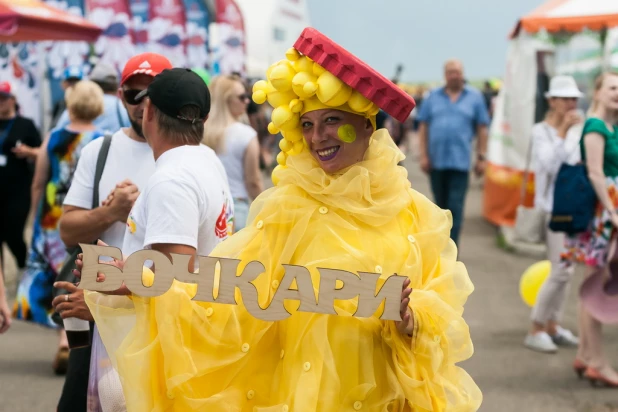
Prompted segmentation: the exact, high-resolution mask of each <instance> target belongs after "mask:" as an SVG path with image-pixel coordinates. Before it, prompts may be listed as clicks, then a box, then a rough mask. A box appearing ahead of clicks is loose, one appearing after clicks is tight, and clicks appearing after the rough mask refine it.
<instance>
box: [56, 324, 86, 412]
mask: <svg viewBox="0 0 618 412" xmlns="http://www.w3.org/2000/svg"><path fill="white" fill-rule="evenodd" d="M93 329H94V323H92V322H90V336H91V337H92V332H93ZM91 353H92V339H91V340H90V346H87V347H85V348H77V349H71V352H70V353H69V367H68V368H67V374H66V377H65V380H64V387H63V388H62V394H61V395H60V401H59V402H58V409H57V412H86V410H87V407H88V377H89V376H90V355H91Z"/></svg>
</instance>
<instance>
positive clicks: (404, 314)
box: [395, 279, 414, 337]
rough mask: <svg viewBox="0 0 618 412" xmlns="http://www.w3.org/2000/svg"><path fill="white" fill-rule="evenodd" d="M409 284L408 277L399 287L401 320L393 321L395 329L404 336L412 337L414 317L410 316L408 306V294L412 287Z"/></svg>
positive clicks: (410, 312)
mask: <svg viewBox="0 0 618 412" xmlns="http://www.w3.org/2000/svg"><path fill="white" fill-rule="evenodd" d="M408 286H410V279H406V280H405V281H404V282H403V286H402V287H401V306H400V308H399V311H400V314H401V321H400V322H395V324H396V325H397V330H398V331H399V333H401V334H402V335H404V336H408V337H412V333H413V331H414V318H413V317H412V311H411V310H410V308H409V307H408V304H409V303H410V294H411V293H412V289H410V288H408Z"/></svg>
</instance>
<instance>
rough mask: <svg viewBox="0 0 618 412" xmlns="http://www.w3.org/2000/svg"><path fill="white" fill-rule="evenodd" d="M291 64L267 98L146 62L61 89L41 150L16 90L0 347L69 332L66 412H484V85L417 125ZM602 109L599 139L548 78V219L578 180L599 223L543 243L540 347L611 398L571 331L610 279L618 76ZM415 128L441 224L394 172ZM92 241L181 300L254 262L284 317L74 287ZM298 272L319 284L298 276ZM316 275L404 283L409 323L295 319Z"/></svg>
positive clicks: (608, 380)
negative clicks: (464, 255) (200, 284)
mask: <svg viewBox="0 0 618 412" xmlns="http://www.w3.org/2000/svg"><path fill="white" fill-rule="evenodd" d="M332 47H334V48H337V47H338V46H337V45H336V44H333V45H332ZM285 57H286V59H285V60H284V61H281V62H278V63H276V64H274V65H273V66H272V67H271V68H270V69H269V70H268V72H267V74H266V78H265V80H261V81H258V82H256V83H255V84H254V85H253V84H251V83H249V82H248V81H247V80H246V79H243V78H242V77H240V76H238V75H236V74H232V75H221V76H217V77H215V78H213V79H212V81H210V82H206V81H205V80H204V79H203V78H201V77H200V76H199V75H198V74H196V73H195V72H193V71H191V70H189V69H185V68H174V67H173V65H172V64H171V63H170V61H169V60H168V59H167V58H165V57H164V56H162V55H159V54H155V53H144V54H140V55H137V56H134V57H132V58H131V59H130V60H129V61H128V62H127V63H126V65H125V66H124V68H123V70H122V72H121V73H120V75H118V73H116V70H115V69H113V68H112V67H109V66H107V65H105V63H100V64H98V65H97V66H95V67H94V69H93V70H92V72H91V73H89V74H88V75H86V74H85V73H83V72H81V71H80V70H77V69H75V68H68V69H67V70H66V72H65V79H64V83H63V88H64V90H65V96H64V99H62V102H61V103H59V104H58V106H57V107H55V108H54V118H53V122H52V128H51V130H50V131H49V132H48V133H46V135H45V136H44V137H41V134H40V133H39V131H38V130H37V128H36V127H35V125H34V123H33V122H32V121H31V120H28V119H25V118H23V117H21V116H20V115H19V114H18V112H17V101H16V98H15V94H14V92H13V90H12V88H11V85H10V84H9V83H6V82H3V83H0V196H1V197H2V202H0V253H1V251H2V245H3V244H6V245H7V246H8V248H9V249H10V250H11V252H12V253H13V254H14V256H15V259H16V262H17V265H18V268H19V271H20V273H21V277H20V281H19V285H18V290H17V296H16V299H15V304H14V307H13V308H10V307H9V306H8V301H9V298H10V297H9V296H7V292H6V289H5V287H4V283H3V281H2V279H3V276H2V269H3V265H0V333H3V332H6V331H7V330H8V329H9V327H10V325H11V322H12V319H18V320H24V321H31V322H34V323H37V324H39V325H43V326H46V327H50V328H54V329H56V330H57V331H58V343H57V345H58V350H57V353H56V356H55V359H54V360H53V363H52V367H53V369H54V371H55V372H56V373H57V374H60V375H65V384H64V387H63V390H62V393H61V395H60V400H59V404H58V411H59V412H63V411H89V412H93V411H97V412H99V411H101V412H107V411H123V410H130V411H141V410H144V411H150V410H172V409H174V410H204V409H208V408H214V409H216V410H223V409H222V408H223V407H225V408H226V409H225V410H234V411H236V410H237V411H244V410H283V411H287V410H301V411H304V410H307V411H310V410H312V411H313V410H322V409H323V410H344V409H346V410H347V409H354V410H372V411H373V410H376V411H377V410H386V409H388V410H399V411H407V410H414V411H434V410H461V411H474V410H477V409H478V408H479V406H480V404H481V401H482V394H481V392H480V390H479V388H478V387H477V386H476V384H475V382H474V381H473V380H472V379H471V378H470V377H469V376H468V374H467V373H466V372H465V371H464V370H463V369H461V368H460V367H459V366H457V363H459V362H460V361H462V360H465V359H467V358H469V357H470V356H471V355H472V351H473V350H472V342H471V339H470V335H469V331H468V326H467V324H466V322H465V320H464V319H463V317H462V313H463V306H464V304H465V302H466V300H467V297H468V296H469V295H470V293H471V292H472V290H473V286H472V283H471V281H470V279H469V277H468V274H467V272H466V270H465V267H464V266H463V264H462V263H461V262H458V261H457V252H458V249H459V244H460V232H461V228H462V225H463V216H464V204H465V199H466V195H467V190H468V182H469V180H470V173H471V171H472V172H474V173H475V174H476V175H477V176H482V175H483V174H484V172H485V168H486V162H487V159H486V156H487V138H488V126H489V123H490V119H491V115H492V104H491V93H489V91H488V90H485V91H484V92H482V91H479V90H476V89H475V88H473V87H471V86H469V85H468V84H467V83H466V81H465V77H464V68H463V64H462V63H461V62H460V61H458V60H449V61H447V62H446V63H445V65H444V77H445V84H444V85H443V86H441V87H438V88H435V89H434V90H432V91H431V92H428V93H424V94H423V95H422V99H418V100H419V102H417V103H420V104H417V108H416V109H415V112H414V113H413V114H411V111H412V108H413V106H414V103H413V100H412V99H411V98H410V96H408V95H407V94H406V93H405V92H404V91H403V90H401V88H399V87H398V86H397V85H395V84H394V83H392V82H389V81H387V80H386V79H383V78H378V77H376V78H375V79H373V80H374V81H375V82H376V84H381V85H382V86H383V87H384V88H385V89H388V90H389V94H388V95H389V96H390V97H389V98H390V99H391V100H390V101H386V100H381V101H372V100H369V98H368V97H367V96H366V95H364V94H363V92H362V91H360V90H355V89H354V88H353V87H351V86H349V85H348V84H346V83H344V81H343V80H342V79H340V78H339V77H337V74H336V73H334V72H331V71H329V70H328V68H326V67H322V66H320V65H319V64H317V63H315V62H314V61H313V60H311V59H310V58H309V57H308V56H305V55H303V54H302V53H301V52H299V51H298V50H295V49H290V50H289V51H288V52H287V53H286V56H285ZM345 58H346V59H352V60H353V61H352V62H353V63H354V64H357V65H362V63H360V62H359V61H357V60H355V58H353V57H349V56H347V57H345ZM352 62H351V63H352ZM595 93H596V94H595V100H594V101H595V103H594V105H593V107H592V108H591V109H590V112H589V113H588V115H587V118H586V119H584V118H582V117H581V115H580V114H579V113H578V112H576V111H575V110H574V109H575V105H576V101H577V98H578V97H580V95H581V93H580V92H579V90H577V86H576V85H575V83H574V81H573V80H572V79H570V78H568V77H567V78H565V77H558V78H556V79H554V80H552V83H551V87H550V90H549V92H548V94H547V99H548V103H549V107H550V110H549V112H548V113H547V116H546V118H545V120H544V121H543V122H541V123H539V124H538V125H536V126H535V127H534V129H533V136H532V141H533V144H534V151H533V153H534V156H535V165H536V168H537V169H536V170H535V175H536V181H537V192H536V199H535V204H536V207H538V208H540V209H542V210H543V211H544V213H545V214H546V217H547V221H548V220H549V219H550V217H551V205H552V203H553V199H552V196H553V195H552V193H553V189H554V186H555V178H556V173H557V170H558V168H559V167H560V165H561V164H563V163H564V162H567V163H569V162H570V163H576V162H579V161H580V160H583V161H584V162H586V164H587V165H588V170H589V171H590V179H591V182H592V184H593V186H594V189H595V191H596V194H597V196H598V199H599V207H598V210H597V214H596V216H595V218H594V221H593V222H591V230H590V231H589V232H586V233H583V234H579V235H578V236H565V235H564V234H563V233H559V232H552V231H551V230H549V229H547V232H546V237H545V238H546V242H547V246H548V259H549V260H551V262H552V272H551V274H550V277H549V280H548V281H547V282H546V283H545V284H544V286H543V289H542V290H541V293H540V295H539V299H538V301H537V304H536V307H535V308H534V310H533V313H532V327H531V330H530V332H529V333H528V335H527V336H526V338H525V342H524V343H525V345H526V346H528V347H529V348H531V349H534V350H537V351H541V352H555V351H556V350H558V347H559V346H567V347H568V346H570V347H576V346H577V347H579V351H578V354H577V356H576V359H575V362H574V369H575V370H576V372H577V373H578V374H580V375H581V376H586V377H587V378H588V379H590V380H592V381H595V382H602V383H604V384H605V385H607V386H611V387H618V374H617V373H616V372H615V371H614V370H613V369H612V368H611V366H610V364H609V362H608V361H607V359H606V358H605V357H604V356H603V353H602V345H601V342H602V337H601V323H600V322H599V321H598V320H597V319H595V318H594V317H593V316H591V315H590V314H589V313H587V312H586V310H585V309H581V313H580V328H579V334H580V336H579V338H578V337H576V336H575V334H574V333H573V332H571V331H569V330H567V329H565V328H563V327H561V326H560V315H561V312H562V307H563V306H564V301H565V298H566V293H567V290H568V285H569V283H570V280H571V278H572V274H573V264H574V263H573V262H575V261H580V262H581V261H584V262H585V263H586V264H588V265H589V267H590V268H591V269H590V270H589V275H591V274H592V273H594V272H595V271H596V270H598V268H601V267H603V266H604V265H607V263H608V260H609V258H610V253H609V250H610V249H611V244H612V236H613V234H614V233H615V230H614V227H618V214H617V212H616V210H617V208H618V197H616V196H613V195H612V194H614V193H616V190H615V186H616V184H618V182H617V181H616V178H617V177H618V172H617V170H618V164H616V159H618V157H615V155H616V153H615V151H616V150H618V149H617V147H616V141H618V140H616V136H615V129H614V125H615V124H616V123H618V117H617V116H616V113H618V76H616V75H615V74H610V73H608V74H604V75H602V76H600V77H599V79H598V81H597V84H596V90H595ZM420 100H422V103H421V102H420ZM393 101H394V102H396V104H390V103H393ZM393 107H407V108H409V110H407V111H406V112H405V113H403V114H402V113H396V112H393V109H392V108H393ZM404 111H405V110H404ZM269 119H270V120H269ZM584 121H585V124H584V125H583V132H581V133H579V134H578V133H576V132H574V130H576V129H575V128H574V126H577V125H579V124H581V123H583V122H584ZM414 129H417V130H418V140H419V147H418V158H419V163H420V167H421V168H422V170H423V171H424V172H425V173H427V175H428V178H429V180H430V183H431V190H432V193H433V198H434V202H435V204H434V203H432V202H430V201H429V200H428V199H427V198H425V197H424V196H421V195H420V194H419V193H417V192H416V191H414V190H413V189H412V188H411V186H410V182H409V181H408V179H407V173H406V171H405V169H404V168H403V167H402V166H401V162H402V160H403V159H404V154H403V153H405V152H408V151H409V146H408V145H409V142H408V141H407V136H408V134H409V131H410V130H414ZM475 142H476V145H475ZM273 147H277V148H278V149H280V152H278V154H275V153H277V150H273ZM580 153H581V155H580ZM265 176H266V177H268V176H271V177H272V181H273V183H274V186H273V187H271V188H268V189H266V188H265V184H264V177H265ZM28 218H31V219H32V222H33V234H32V238H31V240H30V242H29V244H28V243H26V242H25V241H24V227H25V225H26V222H27V221H28ZM79 244H99V245H109V246H114V247H116V248H119V249H120V250H121V251H122V255H123V257H124V258H126V257H128V256H129V255H131V254H132V253H134V252H137V251H139V250H142V249H152V250H154V251H158V252H160V253H161V254H163V255H164V256H166V257H168V258H171V257H172V255H174V256H178V255H189V256H190V258H189V259H187V260H186V264H187V268H186V273H187V275H186V277H185V278H186V279H189V277H190V274H192V273H193V272H196V271H199V270H200V266H201V265H204V263H205V261H201V260H200V259H198V258H197V256H211V257H216V258H230V259H238V260H239V261H241V262H245V263H246V262H250V261H256V260H257V261H259V262H260V263H261V264H262V265H263V267H264V269H263V275H264V276H265V277H264V278H260V279H259V280H254V283H253V286H254V289H255V290H256V291H257V292H258V295H257V296H259V297H260V298H259V299H260V301H259V302H257V303H255V305H257V306H258V307H259V308H260V309H262V310H266V309H267V308H269V305H279V306H280V308H281V310H282V311H285V312H286V313H288V315H289V316H288V317H287V318H286V319H285V320H281V321H277V322H273V321H270V322H268V321H263V320H258V319H256V318H255V317H253V316H252V315H251V314H250V312H251V308H247V305H249V304H250V302H249V301H245V302H243V301H240V302H237V305H218V304H217V298H214V296H213V301H209V302H208V301H207V302H201V301H195V300H193V297H194V296H195V294H196V291H195V284H191V283H182V282H175V283H174V284H173V285H172V288H171V289H170V290H169V291H168V292H166V293H164V294H162V295H160V296H157V297H150V298H147V297H140V296H137V295H134V294H132V292H131V290H130V288H128V287H127V285H126V284H124V285H122V286H121V287H119V288H117V289H116V290H114V291H108V292H106V293H100V292H96V291H88V290H83V289H80V288H78V287H76V282H79V278H80V276H81V270H82V269H83V256H82V255H80V254H78V252H79V250H78V245H79ZM1 257H2V256H1V255H0V258H1ZM2 262H4V259H2ZM123 263H124V262H123V260H122V259H115V260H112V261H109V262H108V264H110V265H115V266H118V267H122V265H123ZM164 263H165V262H163V261H161V262H159V263H155V266H156V267H150V268H151V269H153V270H154V272H155V273H156V271H157V269H159V270H161V267H165V265H164ZM284 265H286V266H288V265H294V266H297V267H299V266H300V267H305V268H307V272H306V274H302V273H298V272H295V275H294V276H293V277H292V276H290V275H289V274H287V273H286V272H285V270H284ZM324 267H327V268H333V269H338V270H340V271H348V272H353V273H356V272H359V271H362V272H369V273H377V274H378V275H381V274H383V273H384V274H392V273H397V274H398V275H400V276H405V277H406V280H405V282H404V284H403V287H402V289H401V295H400V316H401V320H400V321H383V320H380V319H379V318H377V317H376V316H375V315H374V316H368V317H364V318H363V317H352V316H351V315H353V314H354V313H355V312H356V310H357V309H358V308H357V307H356V306H355V305H356V303H354V302H353V301H350V300H333V305H334V309H333V313H323V312H320V311H319V310H318V309H316V308H317V303H316V302H315V301H313V300H312V299H308V300H307V297H302V299H305V300H307V301H305V300H303V301H302V305H303V306H302V307H303V308H304V310H303V311H302V312H301V311H297V309H298V305H297V304H294V303H293V302H291V301H290V299H301V297H300V294H299V290H300V289H301V288H302V287H303V286H302V285H305V286H306V285H309V286H308V287H309V288H311V289H315V290H316V291H317V288H316V287H315V286H316V285H318V284H321V281H320V280H319V278H318V277H317V274H316V273H317V272H316V269H317V268H324ZM67 268H69V270H68V272H67V270H66V269H67ZM202 269H206V268H204V267H202ZM241 269H242V266H239V270H238V274H239V275H240V274H241V273H243V271H242V270H241ZM61 273H62V274H63V275H62V276H64V277H59V274H61ZM67 273H68V274H69V275H67V276H65V275H66V274H67ZM145 273H147V272H146V271H145ZM150 273H152V272H150ZM144 276H146V274H145V275H144ZM155 276H156V275H155ZM243 276H245V274H244V273H243ZM145 279H146V277H144V278H143V280H142V282H143V284H144V285H146V284H147V283H148V281H147V280H145ZM100 280H101V281H104V280H105V279H104V276H103V277H102V278H101V279H100ZM341 280H342V279H339V280H338V282H339V281H341ZM383 280H384V279H383ZM151 281H152V279H151ZM334 281H335V279H333V282H334ZM347 282H352V280H350V279H349V278H348V280H346V281H344V283H343V284H344V287H343V288H341V287H339V289H341V290H343V289H345V284H346V283H347ZM294 283H296V286H293V284H294ZM333 285H334V283H333ZM238 287H239V288H242V287H241V286H238ZM246 290H247V289H243V294H244V293H246V292H245V291H246ZM226 293H227V294H228V295H229V296H227V299H228V300H230V299H231V300H233V301H234V302H236V301H237V300H238V299H236V298H234V294H235V289H234V290H233V291H232V292H231V293H230V291H228V290H223V289H222V290H219V292H218V296H219V299H220V300H221V301H223V299H225V298H221V296H225V294H226ZM282 296H284V297H282ZM351 297H353V296H351ZM227 303H229V302H227ZM308 308H309V309H308ZM312 308H313V309H312ZM253 309H255V308H253ZM334 315H339V316H334ZM345 315H347V316H345ZM73 318H76V319H81V320H82V321H86V322H87V325H88V329H89V331H90V334H91V336H92V340H91V342H90V344H88V345H85V346H83V347H78V348H72V349H69V346H70V344H69V339H68V337H67V333H66V330H65V328H64V327H63V321H62V320H63V319H64V320H65V321H66V320H67V319H73ZM254 408H257V409H254ZM270 408H274V409H270ZM214 409H213V410H214Z"/></svg>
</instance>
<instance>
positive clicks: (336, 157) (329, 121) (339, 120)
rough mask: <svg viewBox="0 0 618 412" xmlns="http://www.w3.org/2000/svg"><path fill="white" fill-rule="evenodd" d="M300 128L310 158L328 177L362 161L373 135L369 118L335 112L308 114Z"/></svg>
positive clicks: (329, 110) (301, 120) (323, 111)
mask: <svg viewBox="0 0 618 412" xmlns="http://www.w3.org/2000/svg"><path fill="white" fill-rule="evenodd" d="M300 124H301V127H302V131H303V136H304V137H305V140H306V141H307V146H308V147H309V151H310V152H311V155H312V156H313V157H314V158H315V159H316V160H317V161H318V163H319V165H320V167H321V168H322V169H323V170H324V171H325V172H326V173H335V172H338V171H339V170H343V169H345V168H347V167H349V166H352V165H353V164H354V163H358V162H360V161H361V160H363V157H364V156H365V152H366V151H367V148H368V147H369V138H370V137H371V135H372V134H373V126H372V125H371V122H370V121H369V120H368V119H367V118H365V117H363V116H360V115H357V114H353V113H349V112H344V111H341V110H335V109H321V110H315V111H312V112H308V113H305V114H304V115H302V117H301V118H300Z"/></svg>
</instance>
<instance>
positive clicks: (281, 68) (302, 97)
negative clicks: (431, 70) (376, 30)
mask: <svg viewBox="0 0 618 412" xmlns="http://www.w3.org/2000/svg"><path fill="white" fill-rule="evenodd" d="M301 53H302V54H301ZM285 57H286V58H285V59H284V60H281V61H279V62H277V63H275V64H273V65H272V66H271V67H270V68H268V70H267V71H266V80H261V81H258V82H257V83H255V85H254V86H253V101H255V102H256V103H257V104H262V103H265V102H266V101H268V103H269V104H270V105H271V106H272V107H273V109H274V110H273V113H272V117H271V120H272V122H271V123H270V124H269V125H268V131H269V132H270V133H272V134H276V133H279V132H281V134H282V135H283V139H282V140H281V142H280V143H279V147H280V148H281V153H279V155H278V156H277V163H278V164H279V166H277V168H275V171H273V179H275V175H276V171H277V169H278V168H285V167H286V162H287V159H288V156H293V155H297V154H299V153H301V152H302V151H303V150H304V149H305V147H306V143H305V139H303V135H302V128H301V124H300V117H301V116H302V115H303V114H305V113H307V112H310V111H314V110H320V109H337V110H342V111H346V112H350V113H354V114H357V115H360V116H364V117H366V118H367V119H369V120H370V121H371V122H372V124H373V126H374V129H375V126H376V120H375V119H376V115H377V114H378V112H379V110H380V108H383V109H384V110H385V111H386V112H387V113H389V114H390V115H392V116H393V117H395V118H396V119H398V120H400V121H403V120H405V119H406V118H407V116H408V115H409V114H410V112H411V111H412V109H414V106H415V102H414V99H412V98H411V97H410V96H408V95H407V94H405V93H403V92H402V91H401V90H400V89H399V88H397V86H395V85H394V84H393V83H392V82H390V81H389V80H387V79H386V78H385V77H384V76H382V75H380V74H379V73H377V72H376V71H375V70H373V69H371V68H370V67H368V66H367V65H366V64H365V63H363V62H362V61H360V60H359V59H358V58H356V57H354V56H353V55H352V54H350V53H349V52H348V51H346V50H345V49H343V48H342V47H341V46H339V45H337V44H336V43H335V42H333V41H332V40H331V39H329V38H327V37H326V36H324V35H323V34H322V33H320V32H318V31H317V30H315V29H313V28H310V27H308V28H306V29H305V30H304V31H303V32H302V33H301V35H300V37H299V38H298V40H297V41H296V43H295V44H294V47H293V48H291V49H289V50H288V51H287V52H286V55H285ZM312 58H313V59H312ZM338 136H339V138H340V139H341V140H342V141H343V142H351V141H354V139H355V130H354V129H353V127H352V126H350V125H344V126H342V127H340V128H339V130H338ZM275 184H277V183H276V182H275Z"/></svg>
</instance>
